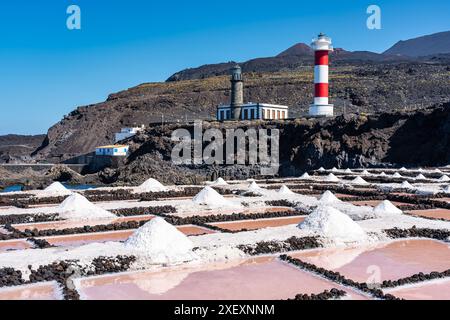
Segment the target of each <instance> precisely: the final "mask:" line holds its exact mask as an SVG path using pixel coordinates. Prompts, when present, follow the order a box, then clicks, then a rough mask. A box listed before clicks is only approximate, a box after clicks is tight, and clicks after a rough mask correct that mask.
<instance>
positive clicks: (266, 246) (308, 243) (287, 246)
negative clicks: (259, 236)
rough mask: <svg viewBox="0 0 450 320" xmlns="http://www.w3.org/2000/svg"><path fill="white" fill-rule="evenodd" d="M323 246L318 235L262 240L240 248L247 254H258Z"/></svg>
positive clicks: (239, 247)
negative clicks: (281, 239) (283, 239)
mask: <svg viewBox="0 0 450 320" xmlns="http://www.w3.org/2000/svg"><path fill="white" fill-rule="evenodd" d="M320 247H322V244H321V243H320V242H319V239H318V238H317V237H303V238H297V237H292V238H289V239H287V240H285V241H262V242H258V243H257V244H256V245H240V246H238V249H240V250H242V251H244V252H245V253H246V254H249V255H252V256H256V255H262V254H272V253H280V252H287V251H297V250H307V249H315V248H320Z"/></svg>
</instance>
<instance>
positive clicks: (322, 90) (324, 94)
mask: <svg viewBox="0 0 450 320" xmlns="http://www.w3.org/2000/svg"><path fill="white" fill-rule="evenodd" d="M311 46H312V48H313V49H314V51H315V60H316V63H315V67H314V87H315V89H314V103H313V104H312V105H311V106H310V107H309V115H310V116H314V117H332V116H333V115H334V112H333V107H334V106H333V105H332V104H329V101H328V91H329V90H328V72H329V67H328V62H329V54H330V52H332V51H333V46H332V45H331V39H330V38H329V37H327V36H326V35H324V34H323V33H321V34H319V37H318V38H317V39H314V40H313V42H312V43H311Z"/></svg>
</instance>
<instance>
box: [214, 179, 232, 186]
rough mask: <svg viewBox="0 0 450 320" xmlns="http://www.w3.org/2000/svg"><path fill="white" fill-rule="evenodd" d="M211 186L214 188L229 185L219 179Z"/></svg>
mask: <svg viewBox="0 0 450 320" xmlns="http://www.w3.org/2000/svg"><path fill="white" fill-rule="evenodd" d="M211 185H213V186H227V185H228V183H227V182H226V181H225V180H223V179H222V178H218V179H217V180H216V181H214V182H213V183H211Z"/></svg>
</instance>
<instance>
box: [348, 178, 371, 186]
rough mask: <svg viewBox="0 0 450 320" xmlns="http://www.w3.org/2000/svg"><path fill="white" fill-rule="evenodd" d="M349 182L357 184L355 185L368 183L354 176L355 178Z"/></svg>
mask: <svg viewBox="0 0 450 320" xmlns="http://www.w3.org/2000/svg"><path fill="white" fill-rule="evenodd" d="M351 183H352V184H357V185H368V184H369V183H368V182H367V181H366V180H364V179H363V178H361V177H356V178H355V179H353V180H352V182H351Z"/></svg>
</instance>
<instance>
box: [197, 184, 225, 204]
mask: <svg viewBox="0 0 450 320" xmlns="http://www.w3.org/2000/svg"><path fill="white" fill-rule="evenodd" d="M192 201H193V202H194V203H196V204H199V205H207V206H223V205H228V204H229V201H228V200H226V199H225V198H224V197H223V196H222V195H221V194H219V193H218V192H217V191H216V190H214V189H213V188H211V187H205V188H203V189H202V191H200V192H199V193H198V194H197V195H196V196H195V197H194V198H193V199H192Z"/></svg>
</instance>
